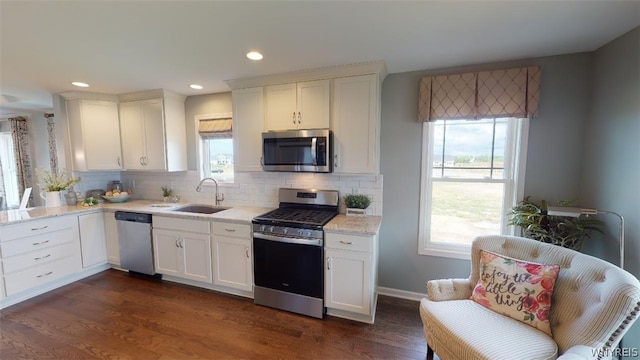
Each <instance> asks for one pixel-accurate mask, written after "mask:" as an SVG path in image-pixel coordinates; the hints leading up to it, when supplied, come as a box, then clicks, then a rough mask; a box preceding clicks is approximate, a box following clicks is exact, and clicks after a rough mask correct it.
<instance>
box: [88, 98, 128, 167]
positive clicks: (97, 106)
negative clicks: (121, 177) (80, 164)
mask: <svg viewBox="0 0 640 360" xmlns="http://www.w3.org/2000/svg"><path fill="white" fill-rule="evenodd" d="M80 106H81V107H82V110H81V111H82V116H81V118H82V132H83V134H82V137H83V140H84V149H85V156H86V164H87V169H88V170H119V169H122V162H121V155H120V121H119V119H118V104H117V103H115V102H110V101H96V100H80Z"/></svg>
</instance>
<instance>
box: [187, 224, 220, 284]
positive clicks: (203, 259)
mask: <svg viewBox="0 0 640 360" xmlns="http://www.w3.org/2000/svg"><path fill="white" fill-rule="evenodd" d="M181 240H182V241H181V243H180V250H181V252H182V254H183V256H182V261H183V274H182V277H183V278H185V279H190V280H196V281H201V282H206V283H209V284H211V280H212V275H211V236H209V235H203V234H190V233H183V234H182V235H181Z"/></svg>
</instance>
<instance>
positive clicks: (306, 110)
mask: <svg viewBox="0 0 640 360" xmlns="http://www.w3.org/2000/svg"><path fill="white" fill-rule="evenodd" d="M330 95H331V82H330V81H329V80H317V81H307V82H301V83H297V84H284V85H272V86H267V87H265V97H266V105H265V109H266V111H265V128H266V130H268V131H272V130H292V129H326V128H328V127H329V122H330V121H329V120H330V116H331V113H330V109H331V105H330V101H331V99H330Z"/></svg>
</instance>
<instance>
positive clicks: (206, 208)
mask: <svg viewBox="0 0 640 360" xmlns="http://www.w3.org/2000/svg"><path fill="white" fill-rule="evenodd" d="M227 209H229V208H228V207H220V206H211V205H185V206H181V207H179V208H175V209H172V210H171V211H178V212H188V213H197V214H215V213H217V212H220V211H224V210H227Z"/></svg>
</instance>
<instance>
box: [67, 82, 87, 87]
mask: <svg viewBox="0 0 640 360" xmlns="http://www.w3.org/2000/svg"><path fill="white" fill-rule="evenodd" d="M71 85H73V86H78V87H89V84H87V83H83V82H80V81H74V82H72V83H71Z"/></svg>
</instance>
